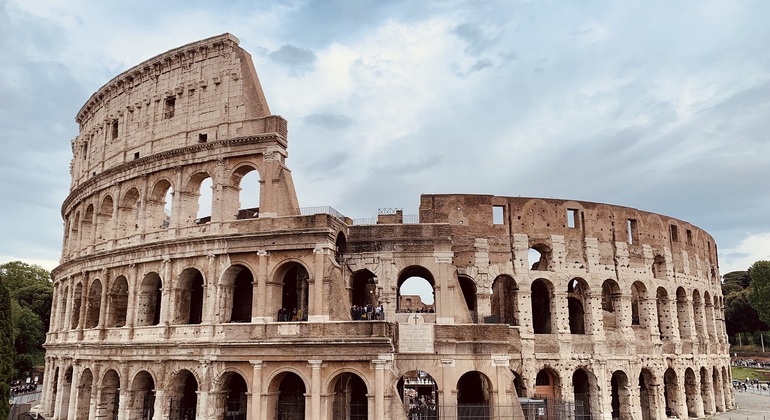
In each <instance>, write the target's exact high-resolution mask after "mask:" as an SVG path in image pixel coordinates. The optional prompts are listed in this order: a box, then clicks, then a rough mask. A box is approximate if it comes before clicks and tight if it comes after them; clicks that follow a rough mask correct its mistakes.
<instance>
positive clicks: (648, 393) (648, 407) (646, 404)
mask: <svg viewBox="0 0 770 420" xmlns="http://www.w3.org/2000/svg"><path fill="white" fill-rule="evenodd" d="M656 389H657V383H656V382H655V375H654V374H653V373H652V371H651V370H649V369H647V368H642V369H641V370H640V371H639V406H640V407H641V409H642V420H653V419H655V418H657V416H658V411H659V410H658V406H657V395H656V391H655V390H656Z"/></svg>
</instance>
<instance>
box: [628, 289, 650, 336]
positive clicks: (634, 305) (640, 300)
mask: <svg viewBox="0 0 770 420" xmlns="http://www.w3.org/2000/svg"><path fill="white" fill-rule="evenodd" d="M646 299H647V288H646V287H645V286H644V283H642V282H639V281H636V282H634V284H632V285H631V325H642V326H647V322H648V321H647V311H646V309H647V307H646V303H645V302H646ZM643 312H644V314H643ZM643 315H644V316H643Z"/></svg>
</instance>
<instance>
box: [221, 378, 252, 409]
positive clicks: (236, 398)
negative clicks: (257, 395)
mask: <svg viewBox="0 0 770 420" xmlns="http://www.w3.org/2000/svg"><path fill="white" fill-rule="evenodd" d="M248 392H249V389H248V386H247V385H246V381H245V380H244V379H243V377H242V376H241V375H239V374H237V373H233V372H230V373H227V374H225V376H224V378H223V384H222V395H223V397H224V400H225V401H224V404H222V409H223V410H222V411H223V412H222V413H220V415H218V416H217V417H218V418H220V419H222V418H223V419H225V420H241V419H246V413H247V412H248V394H247V393H248Z"/></svg>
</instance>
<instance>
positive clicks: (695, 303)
mask: <svg viewBox="0 0 770 420" xmlns="http://www.w3.org/2000/svg"><path fill="white" fill-rule="evenodd" d="M692 308H693V320H694V321H695V333H696V334H697V336H698V337H700V338H701V339H702V340H707V339H708V333H707V332H706V323H705V322H704V318H705V317H706V314H705V312H706V311H705V308H704V305H703V301H702V300H701V298H700V293H699V292H698V291H697V290H693V291H692Z"/></svg>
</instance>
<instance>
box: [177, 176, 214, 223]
mask: <svg viewBox="0 0 770 420" xmlns="http://www.w3.org/2000/svg"><path fill="white" fill-rule="evenodd" d="M183 185H184V188H183V191H184V192H185V194H184V196H183V198H182V202H181V203H180V204H181V211H182V214H181V222H182V225H184V226H189V225H193V224H204V223H208V222H209V221H211V212H212V210H213V204H214V200H213V193H214V185H215V184H214V179H213V177H212V176H211V174H209V172H208V171H206V170H205V169H199V170H197V171H195V172H193V173H192V174H190V176H189V177H188V178H187V182H186V183H184V184H183Z"/></svg>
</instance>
